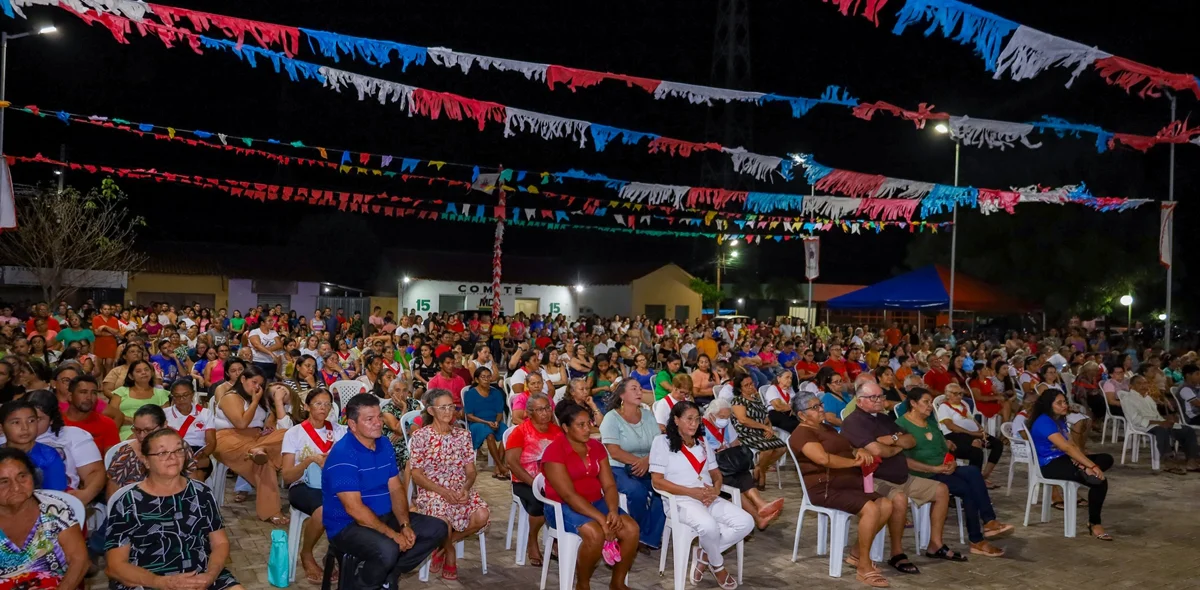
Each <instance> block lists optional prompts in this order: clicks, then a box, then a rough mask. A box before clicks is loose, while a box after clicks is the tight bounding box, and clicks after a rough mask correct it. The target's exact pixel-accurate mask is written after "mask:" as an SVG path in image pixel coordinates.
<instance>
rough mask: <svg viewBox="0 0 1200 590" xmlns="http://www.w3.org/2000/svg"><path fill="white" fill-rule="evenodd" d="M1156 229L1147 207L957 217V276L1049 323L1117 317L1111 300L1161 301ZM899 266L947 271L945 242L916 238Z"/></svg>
mask: <svg viewBox="0 0 1200 590" xmlns="http://www.w3.org/2000/svg"><path fill="white" fill-rule="evenodd" d="M1157 227H1158V210H1157V209H1150V208H1148V207H1143V208H1142V209H1139V210H1135V211H1132V212H1127V213H1097V212H1094V211H1089V210H1086V209H1083V208H1080V207H1075V206H1069V205H1067V206H1050V205H1034V204H1031V205H1022V207H1021V208H1019V209H1018V211H1017V214H1016V215H1006V214H1003V213H996V214H992V215H990V216H988V217H984V216H982V215H981V214H979V213H978V212H975V211H969V210H968V211H960V212H959V227H958V231H959V233H958V261H957V262H958V264H957V271H958V272H960V273H962V274H964V275H969V276H971V277H973V278H977V279H979V280H982V281H984V282H987V283H990V284H992V285H995V286H996V287H998V288H1000V289H1002V290H1003V291H1005V292H1006V293H1008V294H1010V295H1013V296H1015V297H1018V298H1020V299H1022V300H1023V301H1025V302H1027V303H1030V304H1033V305H1035V306H1038V307H1040V308H1041V309H1044V310H1045V311H1046V312H1047V314H1048V315H1049V316H1050V317H1051V319H1052V320H1054V319H1065V318H1068V317H1070V316H1072V315H1078V316H1080V317H1083V318H1091V317H1097V316H1106V315H1109V314H1112V313H1114V312H1123V311H1124V308H1123V307H1122V306H1121V305H1120V304H1119V303H1118V300H1119V299H1120V297H1121V295H1125V294H1127V293H1128V294H1133V295H1134V296H1135V300H1137V301H1142V300H1145V301H1161V300H1163V298H1164V296H1165V290H1164V283H1165V281H1164V280H1163V279H1164V273H1163V272H1162V271H1161V269H1160V267H1159V266H1158V263H1157V261H1158V255H1157V252H1156V249H1157V242H1156V240H1155V235H1156V231H1157ZM905 262H906V264H907V266H908V267H909V268H918V267H921V266H924V265H927V264H935V263H936V264H941V265H943V266H947V267H948V266H949V265H950V236H949V235H948V234H947V233H946V232H941V233H938V234H937V235H932V234H922V235H921V236H918V238H917V239H915V240H913V241H912V242H911V243H910V245H909V248H908V256H907V258H906V261H905ZM1180 270H1182V268H1177V269H1176V277H1179V276H1180V274H1181V272H1180ZM1177 280H1178V279H1177ZM1185 302H1186V301H1185Z"/></svg>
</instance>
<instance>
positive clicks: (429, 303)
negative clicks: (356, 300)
mask: <svg viewBox="0 0 1200 590" xmlns="http://www.w3.org/2000/svg"><path fill="white" fill-rule="evenodd" d="M399 293H400V301H401V307H402V308H404V309H405V310H413V311H415V312H416V313H418V314H422V315H424V314H429V313H439V312H442V311H459V310H457V309H445V310H443V309H441V298H442V297H441V296H443V295H454V296H461V297H463V298H464V299H463V306H462V307H463V309H478V308H481V307H482V308H486V307H491V302H492V285H491V283H470V282H463V281H427V280H414V281H412V282H410V283H408V284H407V285H405V284H404V283H403V282H401V283H400V284H399ZM517 299H536V300H538V308H537V313H540V314H550V315H557V314H560V313H561V314H563V315H565V316H567V317H578V316H579V315H580V308H587V309H590V310H591V313H598V314H600V315H606V316H607V315H614V314H621V315H628V314H629V311H630V309H631V307H632V306H633V303H632V300H633V295H632V292H631V290H630V288H629V287H627V286H620V285H604V286H594V287H586V288H585V289H584V290H583V292H582V293H577V292H576V291H575V289H574V288H572V287H568V286H565V285H518V284H507V283H506V284H503V285H501V287H500V303H501V305H502V306H503V308H504V313H505V314H511V313H513V312H514V310H515V309H516V300H517Z"/></svg>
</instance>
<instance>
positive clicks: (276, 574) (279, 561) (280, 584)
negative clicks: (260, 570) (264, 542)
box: [267, 529, 291, 588]
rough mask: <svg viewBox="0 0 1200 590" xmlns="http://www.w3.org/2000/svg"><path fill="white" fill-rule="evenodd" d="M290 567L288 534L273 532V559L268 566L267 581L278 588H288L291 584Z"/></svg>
mask: <svg viewBox="0 0 1200 590" xmlns="http://www.w3.org/2000/svg"><path fill="white" fill-rule="evenodd" d="M289 565H290V564H289V563H288V538H287V532H286V531H283V530H281V529H275V530H273V531H271V559H270V561H269V562H268V564H267V581H268V582H270V583H271V585H272V586H274V587H276V588H287V587H288V584H289V582H291V576H290V575H289V574H290V571H289V570H290V568H289V567H288V566H289Z"/></svg>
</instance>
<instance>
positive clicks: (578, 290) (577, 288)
mask: <svg viewBox="0 0 1200 590" xmlns="http://www.w3.org/2000/svg"><path fill="white" fill-rule="evenodd" d="M575 292H576V293H583V283H580V284H578V285H575Z"/></svg>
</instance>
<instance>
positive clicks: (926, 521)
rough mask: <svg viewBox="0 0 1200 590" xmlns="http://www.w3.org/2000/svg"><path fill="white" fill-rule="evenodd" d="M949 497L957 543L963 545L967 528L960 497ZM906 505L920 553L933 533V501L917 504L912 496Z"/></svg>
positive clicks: (926, 546)
mask: <svg viewBox="0 0 1200 590" xmlns="http://www.w3.org/2000/svg"><path fill="white" fill-rule="evenodd" d="M950 497H951V498H952V499H953V500H954V508H955V512H956V513H957V514H958V543H959V544H960V545H965V544H966V543H967V528H966V521H964V520H963V505H962V498H959V497H958V496H950ZM908 507H909V509H910V510H912V519H913V537H914V538H915V539H916V542H917V553H918V554H921V553H924V551H925V549H927V548H928V547H929V538H930V537H931V536H932V534H933V525H932V523H931V522H930V513H931V512H932V511H933V502H926V503H924V504H917V503H916V502H914V501H913V500H912V498H909V500H908ZM872 559H873V558H872ZM880 561H882V560H880Z"/></svg>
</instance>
